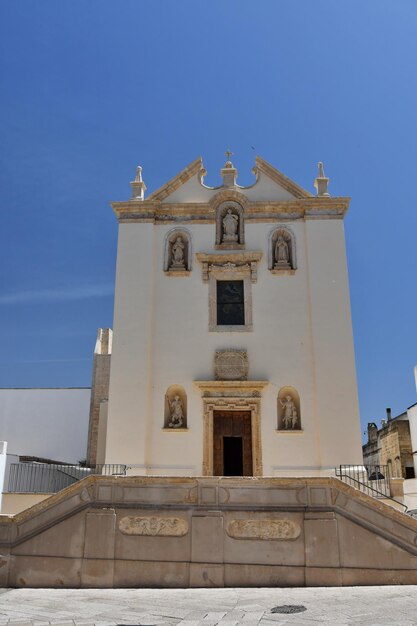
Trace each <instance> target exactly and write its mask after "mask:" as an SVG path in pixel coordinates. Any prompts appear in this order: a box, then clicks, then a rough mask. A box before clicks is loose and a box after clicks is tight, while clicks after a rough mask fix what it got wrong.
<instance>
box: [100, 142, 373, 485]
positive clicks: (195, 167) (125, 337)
mask: <svg viewBox="0 0 417 626" xmlns="http://www.w3.org/2000/svg"><path fill="white" fill-rule="evenodd" d="M253 172H254V175H255V180H254V183H253V184H252V185H251V186H249V187H242V186H240V185H239V184H238V182H237V176H238V172H237V169H236V168H235V167H234V165H233V164H232V162H231V161H230V154H228V161H227V162H226V163H225V165H224V167H223V168H222V169H221V184H220V186H219V187H208V186H207V185H205V184H204V177H205V174H206V172H205V170H204V168H203V163H202V160H201V159H200V158H198V159H196V160H195V161H194V162H193V163H191V164H190V165H189V166H188V167H186V168H185V169H184V170H183V171H182V172H180V173H179V174H178V175H177V176H175V177H174V178H173V179H172V180H170V181H169V182H168V183H166V184H165V185H164V186H163V187H161V188H160V189H158V190H157V191H154V192H153V193H151V194H150V195H149V196H148V197H147V198H146V199H145V189H146V187H145V184H144V182H143V180H142V171H141V168H138V171H137V175H136V178H135V180H134V181H133V182H132V183H131V186H132V197H131V199H130V200H128V201H125V202H114V203H113V204H112V207H113V210H114V212H115V214H116V216H117V219H118V221H119V240H118V254H117V272H116V292H115V312H114V329H113V331H114V335H113V347H112V356H111V359H112V361H111V371H110V384H109V395H108V406H107V403H106V402H105V401H104V402H101V404H100V400H99V401H98V404H96V405H94V409H93V411H92V418H91V419H92V421H91V423H90V435H89V455H88V456H89V461H90V462H98V463H104V462H105V463H124V464H126V465H128V467H129V472H130V473H132V474H139V475H140V474H141V475H158V474H159V475H171V476H179V475H182V476H193V475H194V476H198V475H206V476H207V475H244V476H252V475H254V476H263V475H265V476H287V475H292V476H297V475H303V476H305V475H321V474H323V473H324V474H326V473H329V472H332V471H333V468H334V467H335V466H336V465H339V464H340V463H347V464H358V463H361V462H362V459H361V449H360V427H359V417H358V401H357V390H356V379H355V365H354V354H353V341H352V328H351V316H350V303H349V289H348V277H347V267H346V256H345V240H344V222H343V220H344V216H345V214H346V211H347V209H348V206H349V198H346V197H331V196H330V195H329V192H328V179H327V178H326V176H325V174H324V171H323V166H322V164H320V165H319V173H318V177H317V178H316V180H315V187H316V190H317V195H315V196H313V195H312V194H311V193H310V192H309V191H306V190H305V189H303V188H301V187H300V186H299V185H298V184H296V183H295V182H293V181H292V180H290V179H289V178H287V177H286V176H284V175H283V174H282V173H281V172H279V171H278V170H276V169H275V168H274V167H272V166H271V165H270V164H269V163H267V162H266V161H265V160H263V159H262V158H260V157H257V158H256V163H255V167H254V169H253ZM106 399H107V398H105V400H106ZM93 402H94V401H93ZM107 409H108V411H107Z"/></svg>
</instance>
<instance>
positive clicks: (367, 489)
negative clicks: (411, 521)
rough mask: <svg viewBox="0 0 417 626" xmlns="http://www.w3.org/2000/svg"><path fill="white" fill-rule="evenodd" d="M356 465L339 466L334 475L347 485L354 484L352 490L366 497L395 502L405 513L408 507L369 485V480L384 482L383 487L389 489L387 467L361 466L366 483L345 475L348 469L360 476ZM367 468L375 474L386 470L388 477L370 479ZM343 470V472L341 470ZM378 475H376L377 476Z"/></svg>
mask: <svg viewBox="0 0 417 626" xmlns="http://www.w3.org/2000/svg"><path fill="white" fill-rule="evenodd" d="M357 467H358V466H357V465H340V466H339V467H338V468H337V467H336V468H335V473H336V477H337V478H340V480H344V481H345V482H347V483H348V484H351V483H356V484H354V485H352V486H353V487H354V488H356V489H358V491H361V492H362V493H366V494H367V495H371V496H373V497H375V498H378V499H381V498H384V499H387V500H392V502H395V503H396V504H399V505H400V506H401V507H403V508H404V511H403V512H404V513H406V512H407V510H408V507H407V505H405V504H403V502H400V501H399V500H396V499H395V498H393V497H392V496H391V493H389V494H388V493H386V491H382V490H380V489H375V487H373V486H371V485H369V480H372V481H375V482H377V483H378V482H380V481H383V482H384V486H385V487H386V488H387V486H388V489H389V480H390V476H389V467H388V466H382V465H375V466H362V467H363V468H364V470H365V471H366V473H367V477H368V478H367V482H365V481H361V480H359V479H358V478H354V476H352V475H351V474H349V473H347V471H348V469H350V470H351V471H352V472H354V473H355V474H357V475H360V474H361V473H362V472H363V470H358V469H357ZM369 467H372V468H377V469H376V470H374V471H375V472H378V473H379V472H380V469H382V468H384V469H385V468H386V473H387V474H388V477H385V476H384V477H383V478H382V479H379V478H375V479H370V478H369V476H371V475H372V473H369V472H368V469H367V468H369ZM342 468H343V470H342ZM377 475H378V474H377Z"/></svg>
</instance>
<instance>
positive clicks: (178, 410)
mask: <svg viewBox="0 0 417 626" xmlns="http://www.w3.org/2000/svg"><path fill="white" fill-rule="evenodd" d="M169 408H170V411H171V421H170V422H169V424H168V426H169V428H181V427H182V426H183V424H184V411H183V408H182V401H181V398H180V397H179V396H175V397H174V399H173V400H172V401H171V402H170V403H169Z"/></svg>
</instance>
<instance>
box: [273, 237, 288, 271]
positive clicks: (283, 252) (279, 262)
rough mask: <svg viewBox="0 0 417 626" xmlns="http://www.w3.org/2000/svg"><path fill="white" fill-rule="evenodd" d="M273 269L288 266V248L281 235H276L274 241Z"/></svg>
mask: <svg viewBox="0 0 417 626" xmlns="http://www.w3.org/2000/svg"><path fill="white" fill-rule="evenodd" d="M274 252H275V265H274V268H275V269H286V268H290V267H291V265H290V249H289V246H288V243H287V242H286V241H285V239H284V237H283V236H282V235H278V237H277V241H276V243H275V251H274Z"/></svg>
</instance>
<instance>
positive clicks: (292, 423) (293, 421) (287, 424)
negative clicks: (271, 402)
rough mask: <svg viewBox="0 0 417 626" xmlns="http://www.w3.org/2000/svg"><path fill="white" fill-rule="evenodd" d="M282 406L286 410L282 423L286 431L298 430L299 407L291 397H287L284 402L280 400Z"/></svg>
mask: <svg viewBox="0 0 417 626" xmlns="http://www.w3.org/2000/svg"><path fill="white" fill-rule="evenodd" d="M280 403H281V406H282V408H283V409H284V415H283V416H282V421H283V424H284V428H285V430H295V429H296V428H297V422H298V414H297V407H296V406H295V403H294V400H293V399H292V398H291V396H289V395H288V396H285V399H284V400H280Z"/></svg>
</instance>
